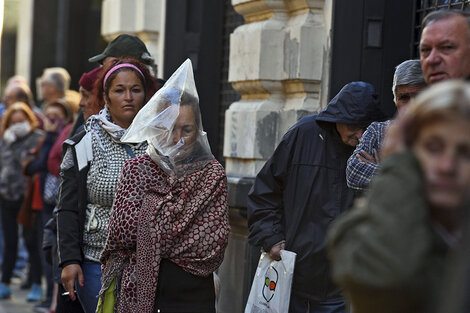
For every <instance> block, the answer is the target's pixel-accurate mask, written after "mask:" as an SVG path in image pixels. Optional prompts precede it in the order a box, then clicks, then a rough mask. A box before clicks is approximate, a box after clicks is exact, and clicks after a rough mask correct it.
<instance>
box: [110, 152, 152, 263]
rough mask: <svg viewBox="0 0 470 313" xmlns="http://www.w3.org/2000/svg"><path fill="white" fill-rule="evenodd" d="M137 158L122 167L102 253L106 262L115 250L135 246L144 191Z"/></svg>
mask: <svg viewBox="0 0 470 313" xmlns="http://www.w3.org/2000/svg"><path fill="white" fill-rule="evenodd" d="M137 159H138V158H137ZM137 159H131V160H129V161H127V162H126V163H125V164H124V167H123V168H122V172H121V176H120V178H119V181H118V184H117V187H116V193H115V198H114V201H113V207H112V212H111V217H110V219H109V225H108V237H107V240H106V245H105V248H104V250H103V253H102V255H101V262H102V263H105V262H106V258H107V256H108V255H109V253H112V252H113V251H119V250H129V249H134V247H135V244H136V241H135V237H136V234H137V212H138V211H139V207H140V206H141V203H142V196H143V193H144V188H143V186H142V181H143V180H142V179H139V177H141V176H142V175H139V166H138V165H139V164H138V161H137Z"/></svg>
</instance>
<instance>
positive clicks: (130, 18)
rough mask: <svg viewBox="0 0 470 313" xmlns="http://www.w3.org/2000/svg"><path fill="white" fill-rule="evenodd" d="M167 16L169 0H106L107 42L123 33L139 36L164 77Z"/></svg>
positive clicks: (104, 31) (103, 30)
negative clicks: (167, 1) (167, 2)
mask: <svg viewBox="0 0 470 313" xmlns="http://www.w3.org/2000/svg"><path fill="white" fill-rule="evenodd" d="M165 16H166V0H104V1H103V6H102V22H101V34H102V35H103V37H104V38H105V39H106V41H108V42H109V41H111V40H113V39H114V38H116V37H117V36H118V35H119V34H121V33H127V34H132V35H135V36H138V37H139V38H140V39H141V40H142V41H143V42H144V43H145V45H146V46H147V49H148V51H149V52H150V54H151V55H152V56H153V58H154V59H155V63H156V64H157V66H158V73H157V77H163V51H164V50H163V49H164V45H165V37H164V33H165Z"/></svg>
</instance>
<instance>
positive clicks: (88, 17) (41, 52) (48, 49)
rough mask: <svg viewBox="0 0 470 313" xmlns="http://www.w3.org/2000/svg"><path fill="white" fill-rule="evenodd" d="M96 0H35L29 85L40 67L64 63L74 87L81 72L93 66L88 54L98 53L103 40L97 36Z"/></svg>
mask: <svg viewBox="0 0 470 313" xmlns="http://www.w3.org/2000/svg"><path fill="white" fill-rule="evenodd" d="M101 4H102V3H101V1H100V0H81V1H72V0H36V1H35V3H34V21H33V23H34V26H33V52H32V67H31V80H32V82H31V85H32V86H31V88H32V90H33V92H35V90H36V88H35V87H36V86H35V82H34V80H35V79H36V78H38V77H40V76H41V75H42V72H43V70H44V68H46V67H54V66H60V67H64V68H65V69H66V70H67V71H68V72H69V73H70V76H71V78H72V82H71V85H70V88H71V89H75V90H78V80H79V79H80V76H81V75H82V74H83V72H86V71H89V70H91V69H92V68H94V67H96V66H97V64H91V63H89V62H88V58H89V57H92V56H94V55H96V54H98V53H100V52H101V51H102V50H103V49H104V48H105V47H106V42H105V41H104V40H103V39H102V37H101V31H100V26H101Z"/></svg>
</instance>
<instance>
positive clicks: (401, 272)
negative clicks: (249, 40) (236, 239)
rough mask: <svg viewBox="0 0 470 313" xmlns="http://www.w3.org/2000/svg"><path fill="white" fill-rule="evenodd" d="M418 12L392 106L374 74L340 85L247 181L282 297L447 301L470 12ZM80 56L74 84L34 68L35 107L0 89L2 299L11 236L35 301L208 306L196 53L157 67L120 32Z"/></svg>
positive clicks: (393, 307) (143, 307) (211, 220)
mask: <svg viewBox="0 0 470 313" xmlns="http://www.w3.org/2000/svg"><path fill="white" fill-rule="evenodd" d="M422 26H423V32H422V36H421V38H420V53H421V55H420V60H405V61H403V62H402V63H400V64H398V65H397V67H396V70H395V74H394V77H393V90H392V92H393V96H394V100H395V104H396V106H397V110H398V114H397V118H396V119H394V120H386V118H385V116H384V115H383V114H382V111H381V110H380V108H379V103H378V100H377V99H378V97H377V94H376V91H375V88H374V86H372V85H371V84H369V83H367V82H362V81H356V82H350V83H348V84H346V85H345V86H344V87H343V88H342V89H341V91H340V92H339V93H338V94H337V95H336V96H335V97H334V98H333V99H332V100H331V101H330V102H329V103H328V105H327V106H326V107H325V109H324V110H323V111H321V112H320V113H319V114H315V115H312V116H307V117H304V118H302V119H301V120H300V121H298V122H297V123H296V124H295V125H294V126H293V127H292V128H291V129H290V130H289V131H288V132H287V133H286V134H285V136H284V137H283V138H282V140H281V142H280V144H279V146H278V147H277V148H276V150H275V151H274V153H273V155H272V157H271V158H270V159H269V160H268V161H267V162H266V164H265V165H264V167H263V168H262V169H261V171H260V172H259V173H258V175H257V177H256V179H255V183H254V185H253V187H252V189H251V191H250V192H249V194H248V202H247V203H248V210H247V213H248V226H249V231H250V233H249V237H248V238H249V241H250V243H252V244H253V245H256V246H259V247H260V248H261V249H262V250H264V251H265V252H267V254H268V256H269V257H270V258H271V259H272V260H279V259H280V258H281V253H280V252H281V250H283V249H287V250H291V251H293V252H295V253H296V254H297V259H296V264H295V270H294V279H293V283H292V291H291V297H290V307H289V313H301V312H302V313H304V312H312V313H317V312H318V313H320V312H322V313H323V312H332V313H333V312H335V313H336V312H338V313H342V312H350V311H351V310H352V312H358V313H361V312H391V313H392V312H393V313H394V312H439V310H438V309H437V308H438V307H442V306H443V305H444V303H446V301H445V300H447V299H445V298H444V297H445V290H443V287H442V286H446V284H447V285H452V284H451V283H449V282H448V279H447V280H446V266H447V258H448V257H449V256H450V255H452V254H454V253H455V252H456V251H457V250H458V247H460V245H461V244H462V236H461V234H462V233H465V234H467V233H468V232H469V231H468V230H467V229H464V226H465V224H468V223H464V222H463V221H464V218H463V217H466V215H468V212H466V211H467V210H468V205H469V202H468V201H469V199H470V135H469V134H470V83H467V82H465V81H464V80H465V79H467V78H468V77H469V76H470V38H469V36H468V33H469V32H470V16H469V15H467V14H466V13H463V12H457V11H450V10H447V11H437V12H433V13H430V14H429V15H428V16H427V17H426V18H425V19H424V20H423V25H422ZM90 61H91V62H99V63H100V65H99V66H97V67H96V68H95V69H93V70H91V71H90V72H87V73H84V74H83V75H82V77H81V79H80V81H79V85H80V90H79V91H80V97H79V98H77V94H76V93H75V95H74V93H73V92H71V91H70V90H69V86H70V76H69V75H68V73H67V71H66V70H65V69H63V68H49V69H46V70H45V71H44V74H43V76H42V77H41V83H40V91H41V94H42V102H41V103H40V105H39V106H37V105H35V104H34V103H33V97H32V93H31V90H30V89H29V87H28V85H27V83H26V82H25V81H24V79H21V78H20V77H13V78H12V79H11V80H10V81H9V83H8V85H7V87H6V88H5V91H4V102H3V104H2V106H1V107H0V113H1V114H2V120H1V125H0V129H1V138H0V212H1V215H0V216H1V220H2V223H1V227H2V235H3V258H2V267H1V270H2V278H1V283H0V298H2V299H4V298H8V297H10V295H11V289H10V287H9V284H10V282H11V279H12V276H13V274H14V270H15V266H16V265H15V263H16V260H17V255H18V241H19V236H21V237H22V238H23V240H24V242H25V246H26V250H27V252H28V255H29V258H30V260H41V262H40V263H38V262H37V261H36V262H29V270H28V275H27V277H26V278H25V280H26V283H25V286H26V287H27V288H30V292H29V294H28V296H27V300H28V301H32V302H39V301H41V300H42V302H40V303H38V305H37V306H36V307H35V310H36V311H37V312H57V313H59V312H60V313H62V312H68V313H74V312H85V313H94V312H98V313H108V312H120V313H125V312H140V313H152V312H199V313H207V312H209V313H215V312H216V307H215V306H216V298H217V290H216V289H217V288H216V285H217V283H216V281H217V279H216V276H215V271H216V270H217V268H218V267H219V266H220V264H221V263H222V261H223V258H224V251H225V248H226V247H227V244H228V236H229V232H230V225H229V214H228V199H227V197H228V195H227V181H226V176H225V171H224V169H223V167H222V165H221V164H220V163H219V162H218V161H217V160H216V159H215V158H214V156H213V155H212V152H211V149H210V146H209V143H208V140H207V136H206V133H205V132H204V130H203V125H202V118H201V112H200V108H199V97H198V94H197V90H196V84H195V81H194V75H193V69H192V65H191V61H190V60H186V61H185V62H184V63H183V64H182V65H181V66H180V68H178V69H177V70H176V71H175V73H174V74H173V75H172V76H171V77H170V78H169V79H168V81H167V82H164V81H162V80H160V79H157V78H156V77H155V64H154V62H153V59H152V57H151V56H150V54H149V53H148V51H147V49H146V47H145V44H143V43H142V42H141V41H140V40H139V39H138V38H137V37H135V36H130V35H120V36H118V37H117V38H116V39H115V40H113V41H112V42H110V43H109V45H108V46H107V48H106V49H105V50H104V51H103V52H102V53H101V54H99V55H97V56H95V57H92V58H90ZM78 108H80V110H78ZM455 258H459V254H458V253H457V254H456V256H455ZM460 259H461V260H462V257H461V258H460ZM453 275H455V274H453ZM43 277H45V282H46V283H45V284H43V283H42V278H43ZM444 282H447V283H446V284H444ZM43 286H45V287H46V289H45V290H42V287H43ZM286 313H287V312H286Z"/></svg>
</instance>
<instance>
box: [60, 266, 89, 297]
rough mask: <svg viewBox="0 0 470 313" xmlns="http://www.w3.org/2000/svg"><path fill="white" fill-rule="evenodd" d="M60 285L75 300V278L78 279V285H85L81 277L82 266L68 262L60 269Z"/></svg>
mask: <svg viewBox="0 0 470 313" xmlns="http://www.w3.org/2000/svg"><path fill="white" fill-rule="evenodd" d="M61 278H62V286H64V289H65V290H67V291H68V292H69V297H70V299H71V300H72V301H75V292H74V290H75V288H74V285H75V280H78V284H79V285H80V286H84V285H85V278H84V277H83V272H82V267H81V266H80V265H78V264H69V265H67V266H66V267H64V268H63V269H62V277H61Z"/></svg>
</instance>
